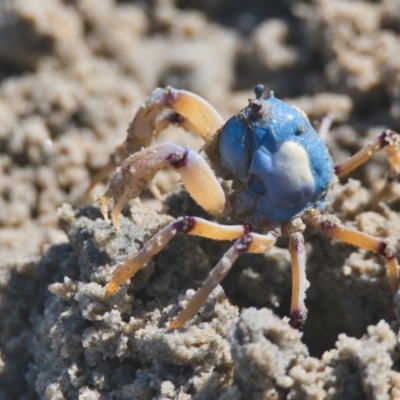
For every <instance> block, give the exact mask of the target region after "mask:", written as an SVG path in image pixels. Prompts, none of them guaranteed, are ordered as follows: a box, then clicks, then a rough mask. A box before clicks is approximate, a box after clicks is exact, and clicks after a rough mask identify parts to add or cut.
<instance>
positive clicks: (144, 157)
mask: <svg viewBox="0 0 400 400" xmlns="http://www.w3.org/2000/svg"><path fill="white" fill-rule="evenodd" d="M167 166H170V167H174V168H175V170H176V171H177V172H178V173H179V174H180V176H181V178H182V181H183V183H184V184H185V187H186V190H187V191H188V192H189V194H190V195H191V196H192V197H193V199H194V200H195V201H196V202H197V203H198V204H199V205H200V206H201V207H203V208H204V209H205V210H206V211H207V212H209V213H210V214H212V215H219V214H221V213H222V212H223V210H224V207H225V194H224V192H223V190H222V188H221V185H220V184H219V182H218V180H217V178H216V177H215V175H214V173H213V171H212V170H211V168H210V167H209V165H208V164H207V163H206V161H205V160H204V159H203V158H202V157H201V156H200V155H199V154H197V153H196V152H194V151H192V150H190V149H189V148H186V149H183V148H181V147H179V146H175V145H173V144H167V143H160V144H155V145H154V146H151V147H148V148H145V149H143V150H141V151H140V152H138V153H135V154H132V155H131V156H130V157H128V158H127V159H126V160H125V161H124V163H123V164H122V165H121V167H120V168H118V169H117V171H116V172H115V173H114V174H113V175H112V176H111V179H110V183H109V186H108V189H107V191H106V193H105V194H104V197H103V198H102V204H101V211H102V213H103V215H104V218H105V219H106V220H108V216H107V206H108V203H109V202H110V200H113V201H114V206H113V212H112V219H113V223H114V225H115V227H116V229H117V230H118V231H120V226H119V220H118V217H119V214H120V212H121V210H122V207H123V206H124V204H125V203H126V202H127V201H129V200H131V199H133V198H135V197H137V196H138V195H139V194H140V193H141V192H142V191H143V190H144V189H145V188H146V186H147V185H148V183H149V182H150V181H151V180H152V179H153V178H154V175H155V174H156V173H157V172H158V171H160V170H161V169H162V168H164V167H167Z"/></svg>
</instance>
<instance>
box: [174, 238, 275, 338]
mask: <svg viewBox="0 0 400 400" xmlns="http://www.w3.org/2000/svg"><path fill="white" fill-rule="evenodd" d="M276 240H277V234H276V233H275V232H274V231H271V232H268V233H267V234H266V235H259V234H256V233H245V234H244V235H242V236H241V237H240V238H239V239H237V240H236V242H235V243H234V244H233V246H232V247H230V248H229V250H228V251H227V252H226V253H225V254H224V255H223V257H222V258H221V260H220V261H219V262H218V264H217V265H216V266H215V267H214V268H213V269H212V270H211V272H210V273H209V275H208V278H207V279H206V280H205V281H204V283H203V284H202V286H201V287H200V288H199V289H198V290H197V292H196V293H195V295H194V296H193V297H192V298H191V299H190V300H189V302H188V304H187V305H186V307H185V308H184V309H183V310H182V311H181V312H180V313H179V315H178V316H177V317H176V318H175V319H174V320H173V321H172V322H171V323H170V324H169V325H168V326H167V330H170V329H178V328H180V327H181V326H182V325H183V324H184V323H185V322H186V321H188V320H189V319H191V318H192V317H193V316H194V315H195V314H196V313H197V311H199V309H200V308H201V306H202V305H203V304H204V303H205V301H206V300H207V298H208V296H209V295H210V293H211V292H212V291H213V290H214V289H215V288H216V286H217V285H218V284H219V283H220V282H221V281H222V280H223V279H224V278H225V276H226V275H227V273H228V272H229V271H230V269H231V268H232V265H233V264H234V262H235V261H236V259H237V258H238V256H239V255H240V254H241V253H244V252H249V253H263V252H264V251H267V250H269V249H270V248H271V247H272V246H274V244H275V243H276Z"/></svg>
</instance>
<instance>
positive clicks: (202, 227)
mask: <svg viewBox="0 0 400 400" xmlns="http://www.w3.org/2000/svg"><path fill="white" fill-rule="evenodd" d="M247 230H248V227H247V225H219V224H217V223H215V222H210V221H207V220H205V219H202V218H197V217H181V218H178V219H177V220H176V221H174V222H172V223H170V224H169V225H167V226H166V227H165V228H163V229H162V230H161V231H160V232H158V233H157V234H156V235H154V236H153V237H152V238H151V239H150V240H149V241H148V242H147V243H146V244H145V245H144V246H143V248H142V249H141V250H140V251H139V253H138V254H136V255H135V256H134V257H132V258H130V259H128V260H127V261H126V262H125V263H124V264H123V265H121V266H120V267H118V268H117V269H116V271H115V272H114V274H113V276H112V278H111V281H110V282H109V284H108V286H107V289H106V296H112V295H113V294H114V293H115V292H116V290H117V289H118V287H119V286H120V285H121V284H122V283H124V282H125V281H126V280H127V279H129V278H131V277H132V276H133V275H135V273H136V272H137V271H138V270H139V269H140V268H141V267H142V266H143V265H144V264H146V263H147V262H148V261H149V259H150V258H151V257H152V256H154V255H155V254H157V253H159V252H160V251H161V250H162V249H163V248H164V247H165V246H166V245H167V243H168V242H169V241H170V240H171V239H172V238H173V237H174V236H175V235H176V234H177V233H185V234H188V235H195V236H202V237H207V238H210V239H216V240H233V239H237V238H238V237H240V236H242V235H243V234H244V233H245V232H246V231H247ZM255 244H256V242H255Z"/></svg>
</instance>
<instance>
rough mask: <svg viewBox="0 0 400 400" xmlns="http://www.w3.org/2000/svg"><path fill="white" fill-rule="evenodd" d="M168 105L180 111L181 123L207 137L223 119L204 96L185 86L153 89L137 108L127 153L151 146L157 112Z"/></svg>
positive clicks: (130, 129) (170, 108)
mask: <svg viewBox="0 0 400 400" xmlns="http://www.w3.org/2000/svg"><path fill="white" fill-rule="evenodd" d="M163 109H169V110H172V111H174V112H175V113H177V114H178V115H179V116H180V117H181V119H180V121H179V118H177V121H173V122H178V123H180V124H183V125H184V127H185V124H186V127H187V128H189V129H190V130H191V131H193V133H196V134H198V135H200V136H201V137H202V138H203V139H204V140H207V139H208V138H209V137H210V136H211V135H213V134H214V133H215V132H216V131H217V130H218V129H219V128H220V127H221V126H222V125H223V123H224V120H223V119H222V117H221V115H220V114H219V113H218V111H217V110H215V108H214V107H213V106H212V105H211V104H210V103H208V102H207V101H206V100H204V99H203V98H202V97H200V96H198V95H196V94H194V93H192V92H188V91H186V90H177V89H174V88H172V87H169V86H168V87H166V88H164V89H156V90H154V91H153V92H152V93H151V95H150V96H149V98H148V99H147V100H146V102H145V103H144V104H142V105H141V106H140V108H139V110H138V111H137V113H136V115H135V118H134V119H133V121H132V122H131V124H130V125H129V129H128V136H127V138H126V142H125V143H126V150H127V153H129V154H132V153H134V152H136V151H139V150H140V149H141V148H142V147H148V146H150V144H151V142H152V140H153V137H154V130H155V129H154V127H155V125H154V124H155V122H156V121H157V115H158V113H159V112H160V111H161V110H163Z"/></svg>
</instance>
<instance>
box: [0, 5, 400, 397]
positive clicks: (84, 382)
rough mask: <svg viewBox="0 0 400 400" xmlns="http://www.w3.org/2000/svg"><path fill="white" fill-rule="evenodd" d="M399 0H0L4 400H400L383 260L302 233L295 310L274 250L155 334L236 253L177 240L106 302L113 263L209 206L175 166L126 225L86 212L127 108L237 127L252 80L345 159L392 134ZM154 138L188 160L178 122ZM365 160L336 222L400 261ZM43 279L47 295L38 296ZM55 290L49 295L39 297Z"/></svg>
mask: <svg viewBox="0 0 400 400" xmlns="http://www.w3.org/2000/svg"><path fill="white" fill-rule="evenodd" d="M399 35H400V1H399V0H382V1H372V0H371V1H350V0H349V1H340V0H304V1H297V0H264V1H256V0H249V1H246V2H244V1H240V0H231V1H228V0H202V1H200V0H175V1H173V0H153V1H150V0H149V1H145V0H142V1H140V0H136V1H135V0H131V1H129V0H119V1H118V0H29V1H26V0H0V320H1V324H0V399H1V400H3V399H4V400H8V399H21V400H22V399H57V400H61V399H78V398H79V399H81V400H95V399H96V400H97V399H99V400H100V399H101V400H103V399H104V400H105V399H180V400H187V399H192V398H193V399H198V400H199V399H201V400H205V399H220V400H228V399H256V400H258V399H260V400H261V399H270V400H275V399H399V398H400V373H399V372H398V371H399V369H400V361H399V357H400V350H399V344H400V337H399V324H398V322H397V320H396V314H397V315H400V301H398V300H397V297H396V299H395V306H393V298H392V296H391V294H390V289H389V286H388V283H387V280H386V276H385V274H386V271H385V268H386V264H385V261H384V260H382V259H380V258H379V257H377V256H375V255H373V254H371V253H368V252H365V251H362V250H357V249H354V248H352V247H350V246H347V245H344V244H341V243H336V242H332V241H330V240H329V239H326V238H324V237H322V236H321V235H320V234H318V233H317V232H316V231H315V230H313V229H308V230H307V232H306V242H307V254H308V262H307V268H308V269H307V272H308V279H309V281H310V283H311V286H310V288H309V290H308V292H307V306H308V309H309V313H308V320H307V322H306V325H305V327H304V330H303V331H302V332H301V333H300V332H298V331H295V330H293V329H291V328H290V327H289V325H288V321H287V318H285V316H287V315H288V312H289V305H290V285H291V278H290V275H291V273H290V260H289V254H288V251H287V240H285V239H282V240H281V241H279V243H278V246H277V247H276V248H274V249H273V250H272V251H270V252H269V253H267V254H265V255H262V256H254V255H243V256H241V257H240V259H239V260H238V262H237V263H236V264H235V266H234V268H233V269H232V271H231V273H230V274H229V275H228V276H227V278H226V279H225V281H224V282H223V285H222V287H219V288H218V289H217V290H216V291H215V293H213V294H212V296H211V297H210V299H209V301H208V302H207V303H206V305H205V307H204V308H203V309H202V310H200V312H199V314H198V315H197V316H196V318H195V319H194V320H193V321H191V322H190V323H188V324H187V325H186V326H185V327H184V328H182V329H181V330H179V331H176V332H171V333H166V331H165V329H164V326H165V323H166V322H167V321H168V320H170V319H171V318H173V317H174V316H175V315H176V313H177V312H178V311H179V309H180V307H182V306H183V305H184V304H185V303H186V301H187V299H188V297H190V296H192V295H193V293H194V291H193V290H194V289H196V288H197V287H199V286H200V284H201V281H202V280H203V279H204V278H205V276H207V273H208V271H209V270H210V268H211V267H212V266H213V265H215V263H216V262H217V261H218V259H219V258H220V257H221V255H222V254H223V252H224V250H226V249H227V246H229V244H228V243H215V242H212V241H209V240H205V239H197V238H194V237H183V236H181V237H178V238H175V239H174V240H173V241H172V242H171V243H170V245H169V246H168V247H167V248H166V249H165V250H164V251H163V252H161V253H160V254H159V255H158V256H157V257H154V259H153V260H152V261H151V262H150V263H149V265H148V267H147V268H145V269H144V270H143V271H141V272H140V273H138V274H137V276H136V277H135V278H134V279H132V282H131V284H129V285H124V286H123V288H122V289H121V290H120V291H119V292H118V294H117V295H116V296H115V297H114V298H113V299H111V300H105V299H104V297H103V292H104V285H105V283H106V281H107V279H108V277H109V275H110V273H111V271H112V270H113V269H114V268H115V266H116V265H118V264H119V263H121V262H122V261H124V260H125V259H126V258H127V257H128V255H130V254H133V253H134V252H135V251H137V249H138V248H140V247H141V246H142V245H143V243H144V242H145V241H146V240H147V239H148V238H149V237H150V236H151V235H152V234H154V233H155V232H157V230H158V229H159V228H160V227H161V226H163V225H165V224H166V223H167V222H169V221H171V220H172V217H171V216H173V217H177V216H179V215H186V214H196V215H203V216H204V213H202V211H201V210H200V209H199V208H198V207H197V206H196V205H195V204H193V202H192V200H191V199H190V198H189V197H188V196H187V194H185V193H184V192H182V191H181V189H180V185H179V183H177V176H176V175H174V174H171V173H162V174H160V175H159V176H157V178H156V180H155V184H156V186H157V188H158V189H159V191H160V193H161V195H162V196H164V200H163V201H159V200H156V199H154V198H153V197H152V195H151V194H150V193H144V195H143V197H142V199H141V200H134V201H132V202H131V204H130V206H129V207H127V208H126V210H125V212H124V215H125V216H124V217H122V228H123V234H122V235H118V234H116V232H115V230H114V228H113V227H111V226H109V225H107V224H106V223H105V222H104V221H103V220H102V218H101V215H100V213H99V209H98V207H97V205H96V202H95V201H94V197H95V196H96V193H97V194H99V193H102V192H103V191H104V188H105V186H104V185H103V186H101V185H99V186H98V187H96V188H95V190H94V191H93V193H92V196H91V197H90V199H87V200H86V201H83V200H82V196H83V193H84V191H85V188H86V187H87V185H88V183H89V182H90V179H91V177H92V176H94V175H95V174H96V172H98V171H99V170H100V169H101V167H102V166H103V165H104V164H105V163H106V162H107V161H108V157H109V155H110V154H111V153H112V152H113V150H114V149H115V148H116V147H117V145H119V144H120V143H122V142H123V140H124V138H125V135H126V129H127V127H128V124H129V122H130V121H131V119H132V117H133V115H134V113H135V109H136V108H137V107H138V106H139V105H140V103H142V102H143V101H144V100H145V99H146V97H147V96H148V95H149V94H150V92H151V91H152V90H153V89H154V88H156V87H158V86H160V87H163V86H165V85H172V86H174V87H177V88H185V89H188V90H191V91H193V92H195V93H197V94H199V95H201V96H203V97H204V98H206V99H207V100H208V101H210V102H211V103H212V104H213V105H214V106H215V107H216V108H217V110H218V111H220V112H221V114H222V115H223V116H224V117H225V118H228V117H229V116H231V115H233V114H234V113H235V112H238V111H239V110H240V109H242V108H244V107H245V106H246V105H247V99H248V98H249V97H253V92H252V88H253V87H254V85H255V84H257V83H263V84H264V85H265V87H266V90H267V91H269V90H274V91H275V95H276V96H277V97H279V98H282V99H285V100H286V101H289V102H290V103H292V104H295V105H297V106H299V107H301V108H302V109H303V110H305V111H306V112H307V114H308V116H309V118H310V120H311V121H312V122H313V123H315V125H316V126H318V123H319V122H320V121H321V118H323V117H324V116H325V115H326V114H330V115H331V116H332V118H333V127H332V130H331V131H330V132H329V134H328V135H326V138H325V140H326V142H327V145H328V147H329V149H330V150H331V153H332V155H333V158H334V160H335V161H336V162H340V161H342V160H345V159H346V158H347V157H348V156H349V155H351V154H353V153H354V152H356V151H357V150H359V149H360V148H361V147H362V146H363V145H365V144H366V143H368V142H369V141H371V140H372V139H373V138H375V137H376V136H377V135H378V134H379V133H380V132H381V131H382V130H383V129H384V128H388V127H389V128H391V129H393V130H397V131H400V40H399ZM159 140H162V141H166V140H170V141H173V142H174V143H178V144H180V145H186V144H188V143H189V144H190V145H191V147H193V148H196V149H198V148H199V147H201V145H202V143H201V141H200V140H199V139H198V138H195V137H193V136H192V135H190V134H187V133H185V132H184V131H182V130H181V129H179V128H176V127H170V128H168V130H167V131H166V132H165V133H163V134H162V135H161V137H160V139H159ZM387 170H388V165H387V162H386V160H385V155H384V153H382V154H378V155H376V156H374V157H373V159H372V160H371V161H370V162H369V163H368V165H366V166H363V167H361V168H360V169H359V170H357V171H355V172H354V173H352V174H351V176H350V177H348V178H345V179H342V180H341V182H340V183H338V184H337V185H336V186H335V188H334V189H333V190H332V191H331V193H330V195H329V197H328V200H329V204H328V211H329V212H331V213H334V214H335V215H337V216H338V217H339V218H340V219H341V220H342V221H343V222H344V223H345V224H346V226H349V227H353V228H357V229H359V230H361V231H363V232H367V233H370V234H373V235H376V236H378V237H382V238H391V239H392V242H393V245H394V246H396V248H397V249H398V250H400V217H399V210H400V184H399V182H397V181H395V182H392V183H391V185H390V190H388V192H387V195H386V196H385V198H378V195H377V194H378V193H379V191H380V189H381V188H382V186H383V185H384V184H385V176H386V172H387ZM49 285H50V286H49ZM49 289H50V290H49Z"/></svg>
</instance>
